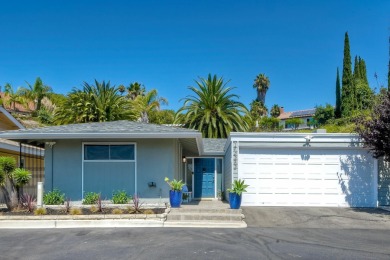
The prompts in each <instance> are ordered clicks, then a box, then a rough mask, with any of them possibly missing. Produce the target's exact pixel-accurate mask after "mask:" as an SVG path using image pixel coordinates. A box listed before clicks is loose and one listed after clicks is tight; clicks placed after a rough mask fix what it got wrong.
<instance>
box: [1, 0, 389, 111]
mask: <svg viewBox="0 0 390 260" xmlns="http://www.w3.org/2000/svg"><path fill="white" fill-rule="evenodd" d="M346 31H348V32H349V37H350V43H351V54H352V55H360V56H361V57H362V58H364V59H365V61H366V64H367V71H368V79H369V82H370V85H371V87H373V88H375V87H377V86H378V84H377V82H376V80H375V78H374V73H375V72H376V73H377V75H378V82H379V85H380V84H386V79H387V64H388V60H389V44H388V37H389V34H390V1H329V0H328V1H310V0H308V1H230V0H227V1H183V0H181V1H180V0H178V1H147V0H146V1H82V0H80V1H39V0H38V1H4V2H2V3H1V12H0V36H1V38H0V85H4V84H5V83H6V82H9V83H11V84H12V85H13V86H14V87H18V86H26V83H25V81H28V82H30V83H33V81H34V80H35V78H36V77H37V76H40V77H41V78H42V79H43V81H44V83H45V84H47V85H50V86H51V87H52V88H53V89H54V91H55V92H59V93H64V94H66V93H68V92H69V91H70V90H71V89H72V88H73V87H77V88H80V87H81V85H82V83H83V82H84V81H86V82H89V83H92V82H93V80H94V79H95V78H96V79H97V80H99V81H101V80H106V81H108V80H110V81H111V83H112V84H115V85H119V84H125V85H128V84H129V83H130V82H134V81H138V82H141V83H143V84H144V85H145V86H146V88H147V89H152V88H156V89H158V91H159V95H161V96H163V97H165V98H167V99H168V101H169V105H168V106H166V107H165V108H170V109H175V110H176V109H178V108H179V107H180V106H181V104H182V102H179V100H180V99H181V98H183V97H185V96H186V95H188V94H190V92H189V91H188V89H187V87H188V86H190V85H194V79H197V78H198V77H206V76H207V75H208V73H212V74H217V75H219V76H223V77H224V78H225V79H226V80H228V79H230V80H231V81H230V83H229V85H230V86H234V87H236V89H235V90H234V93H236V94H238V95H239V96H240V101H241V102H243V103H244V104H245V105H247V106H248V107H249V103H250V102H251V101H252V100H253V99H255V98H256V92H255V90H254V89H253V88H252V85H253V80H254V78H255V77H256V75H257V74H259V73H265V74H266V75H267V76H268V77H269V79H270V81H271V86H270V89H269V91H268V93H267V97H266V105H267V106H268V107H271V106H272V105H273V104H279V105H280V106H284V107H285V109H286V110H299V109H305V108H312V107H314V106H316V105H321V104H325V103H331V104H334V100H335V77H336V68H337V67H338V66H339V67H340V70H341V66H342V59H343V44H344V33H345V32H346Z"/></svg>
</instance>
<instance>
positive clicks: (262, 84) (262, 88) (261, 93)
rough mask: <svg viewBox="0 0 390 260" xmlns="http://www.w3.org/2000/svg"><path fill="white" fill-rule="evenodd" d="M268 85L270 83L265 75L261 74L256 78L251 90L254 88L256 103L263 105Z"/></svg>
mask: <svg viewBox="0 0 390 260" xmlns="http://www.w3.org/2000/svg"><path fill="white" fill-rule="evenodd" d="M270 84H271V82H270V81H269V78H268V77H267V76H266V75H265V74H263V73H261V74H259V75H257V76H256V78H255V82H254V84H253V88H255V89H256V91H257V99H256V100H257V101H260V102H263V104H265V95H266V94H267V91H268V88H269V86H270Z"/></svg>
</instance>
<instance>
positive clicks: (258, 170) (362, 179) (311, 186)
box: [238, 148, 376, 207]
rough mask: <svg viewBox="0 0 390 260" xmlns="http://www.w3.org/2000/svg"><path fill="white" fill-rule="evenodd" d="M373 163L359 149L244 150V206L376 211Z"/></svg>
mask: <svg viewBox="0 0 390 260" xmlns="http://www.w3.org/2000/svg"><path fill="white" fill-rule="evenodd" d="M373 169H374V159H373V158H372V156H371V155H369V154H368V153H367V152H366V151H362V150H309V149H300V150H297V149H287V150H286V149H284V150H283V149H249V148H248V149H243V148H240V154H239V168H238V178H240V179H244V180H245V181H246V183H247V184H249V185H250V186H249V188H248V189H247V190H248V192H247V193H244V195H243V201H242V205H243V206H338V207H376V191H375V189H376V185H375V180H376V178H374V174H373Z"/></svg>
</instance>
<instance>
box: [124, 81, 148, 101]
mask: <svg viewBox="0 0 390 260" xmlns="http://www.w3.org/2000/svg"><path fill="white" fill-rule="evenodd" d="M143 95H145V87H144V86H142V84H140V83H138V82H134V83H131V84H130V85H129V86H128V87H127V97H128V98H129V99H131V100H134V99H136V98H137V97H138V96H143Z"/></svg>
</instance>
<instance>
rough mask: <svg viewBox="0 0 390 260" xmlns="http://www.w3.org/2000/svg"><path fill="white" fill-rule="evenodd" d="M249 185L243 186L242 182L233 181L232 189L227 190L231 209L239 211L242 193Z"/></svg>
mask: <svg viewBox="0 0 390 260" xmlns="http://www.w3.org/2000/svg"><path fill="white" fill-rule="evenodd" d="M248 187H249V185H247V184H245V181H244V180H240V179H238V180H234V182H233V184H232V188H231V189H228V192H229V204H230V208H231V209H239V208H240V206H241V197H242V193H243V192H246V188H248Z"/></svg>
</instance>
